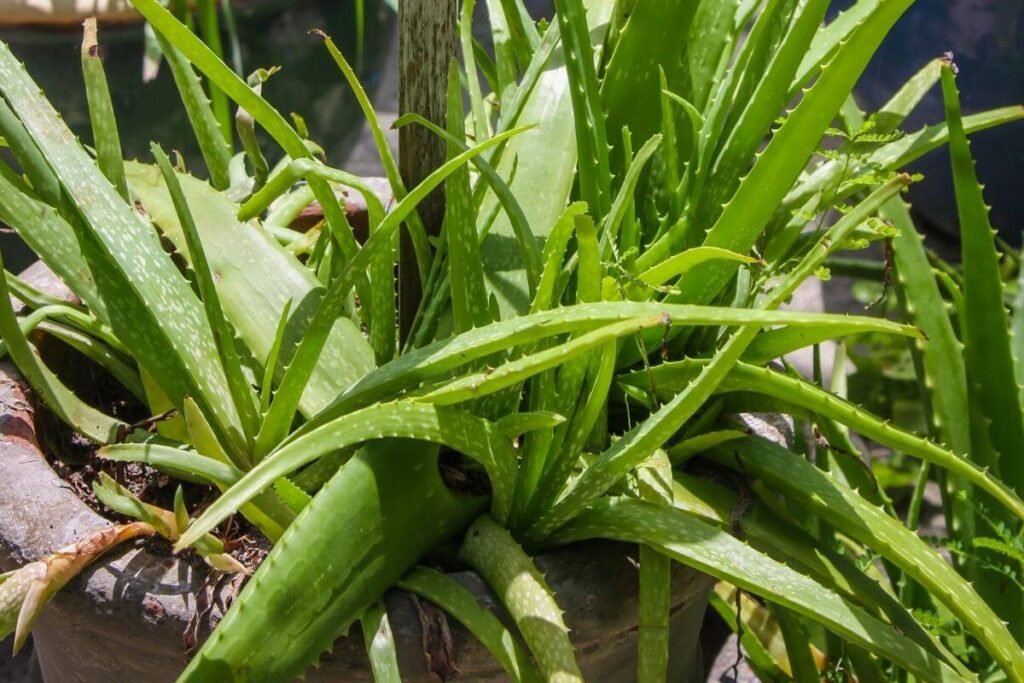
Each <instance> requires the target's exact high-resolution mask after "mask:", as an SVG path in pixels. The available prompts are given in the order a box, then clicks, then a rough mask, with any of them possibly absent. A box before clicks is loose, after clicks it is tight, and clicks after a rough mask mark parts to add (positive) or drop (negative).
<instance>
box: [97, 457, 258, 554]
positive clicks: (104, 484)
mask: <svg viewBox="0 0 1024 683" xmlns="http://www.w3.org/2000/svg"><path fill="white" fill-rule="evenodd" d="M92 492H93V495H95V496H96V498H97V500H99V501H100V502H101V503H102V504H103V505H105V506H106V507H108V508H110V509H111V510H114V511H115V512H119V513H121V514H122V515H125V516H127V517H131V518H133V519H137V520H139V521H140V522H143V523H145V524H147V525H149V526H150V527H152V528H153V529H155V530H156V532H157V533H158V534H160V535H161V536H163V537H164V538H166V539H167V540H169V541H173V540H174V539H176V538H177V537H178V534H179V533H181V530H182V529H184V528H185V527H186V526H188V513H187V512H186V511H185V509H184V498H183V497H182V489H181V486H178V489H177V491H176V492H175V495H174V511H171V510H165V509H163V508H160V507H157V506H155V505H150V504H148V503H143V502H142V501H141V500H139V499H138V498H136V497H135V494H133V493H132V492H131V491H129V490H128V489H127V488H125V487H124V486H121V485H120V484H118V483H117V482H116V481H114V479H113V478H112V477H110V476H109V475H107V473H106V472H101V473H100V478H99V480H98V481H94V482H93V483H92ZM195 550H196V552H197V553H198V554H199V555H200V556H201V557H202V558H203V560H205V561H206V562H207V563H208V564H209V565H210V566H211V567H213V568H215V569H218V570H220V571H226V572H232V573H238V574H248V571H247V570H246V568H245V567H244V566H243V565H242V563H241V562H239V561H238V560H236V559H235V558H233V557H232V556H231V555H228V554H227V553H226V552H224V543H222V542H221V540H220V539H218V538H216V537H215V536H212V535H210V534H207V535H206V536H204V537H203V538H201V539H200V540H199V541H198V542H197V543H196V545H195Z"/></svg>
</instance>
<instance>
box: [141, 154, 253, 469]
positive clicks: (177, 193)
mask: <svg viewBox="0 0 1024 683" xmlns="http://www.w3.org/2000/svg"><path fill="white" fill-rule="evenodd" d="M151 150H152V152H153V157H154V158H155V159H156V162H157V165H158V166H159V168H160V171H161V174H162V175H163V179H164V183H165V184H166V186H167V191H168V192H169V193H170V195H171V203H173V204H174V210H175V212H176V213H177V215H178V223H179V224H180V225H181V228H182V233H184V236H185V243H186V245H188V255H189V256H188V258H189V261H190V262H191V264H192V272H194V273H195V275H196V280H197V282H198V284H199V293H200V295H201V298H202V301H203V307H204V308H205V309H206V318H207V320H208V321H209V323H210V328H211V329H212V331H213V334H214V339H215V340H216V343H217V351H218V352H219V354H220V361H221V366H222V367H223V368H224V374H225V376H226V377H227V383H228V389H229V390H230V391H231V398H232V400H233V401H234V403H235V410H237V411H238V415H239V418H240V419H241V421H242V428H243V432H244V434H245V436H246V438H247V439H251V438H252V436H253V434H255V432H256V429H257V425H258V418H257V415H256V406H255V405H254V404H253V395H252V390H251V388H250V387H249V382H248V380H246V378H245V376H244V375H243V374H242V360H241V358H240V357H239V355H238V349H237V348H235V337H234V332H233V331H232V329H231V328H230V327H229V326H228V322H227V319H226V318H225V317H224V309H223V308H222V307H221V303H220V298H219V297H218V295H217V288H216V286H215V285H214V279H213V271H212V270H211V269H210V263H209V260H208V259H207V258H206V252H205V251H204V249H203V242H202V239H201V238H200V237H199V230H198V228H196V223H195V220H194V219H193V218H192V210H191V209H190V208H189V205H188V200H187V199H186V198H185V193H184V191H183V190H182V189H181V182H180V181H179V180H178V174H177V173H176V172H175V170H174V168H173V167H172V166H171V160H170V159H168V158H167V155H166V154H165V153H164V151H163V150H162V149H161V148H160V146H159V145H158V144H156V143H153V144H152V146H151ZM228 452H229V453H231V451H230V450H229V451H228ZM235 464H236V465H238V464H239V463H235ZM242 464H247V463H246V462H245V461H243V463H242Z"/></svg>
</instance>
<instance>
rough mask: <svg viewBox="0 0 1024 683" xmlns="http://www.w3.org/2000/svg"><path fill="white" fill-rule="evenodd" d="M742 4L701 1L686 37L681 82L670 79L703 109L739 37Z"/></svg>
mask: <svg viewBox="0 0 1024 683" xmlns="http://www.w3.org/2000/svg"><path fill="white" fill-rule="evenodd" d="M739 7H740V0H722V1H721V2H700V3H698V4H697V8H696V10H695V12H694V15H693V18H692V19H691V21H690V30H689V32H688V35H687V39H686V40H684V41H683V43H684V45H685V47H684V50H685V51H684V53H683V59H682V63H683V68H682V69H680V71H679V75H678V78H679V80H680V82H679V84H678V85H673V84H672V83H669V86H670V88H671V89H672V90H673V91H676V92H679V93H680V94H682V96H683V97H684V98H685V99H686V100H687V101H689V102H692V103H693V106H695V107H697V109H699V110H701V111H704V110H705V106H706V105H707V102H708V98H709V97H711V93H712V92H713V90H714V87H715V85H716V83H717V81H716V79H717V77H718V75H719V73H720V68H721V64H722V61H723V56H724V55H725V53H726V52H728V51H730V49H729V48H731V46H732V41H733V40H734V38H735V30H736V29H735V24H736V14H737V10H738V9H739ZM726 58H727V57H726Z"/></svg>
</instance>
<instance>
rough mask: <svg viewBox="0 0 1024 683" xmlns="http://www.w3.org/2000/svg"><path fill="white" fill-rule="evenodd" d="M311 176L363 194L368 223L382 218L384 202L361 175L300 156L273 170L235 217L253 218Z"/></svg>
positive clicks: (243, 219) (240, 218)
mask: <svg viewBox="0 0 1024 683" xmlns="http://www.w3.org/2000/svg"><path fill="white" fill-rule="evenodd" d="M310 178H320V179H323V180H328V181H331V182H334V183H342V184H345V185H348V186H350V187H354V188H355V189H357V190H359V191H360V192H361V193H362V194H363V197H364V199H365V200H366V208H367V212H368V213H369V214H370V216H371V222H372V221H377V222H379V221H380V220H381V219H382V218H383V217H384V212H385V210H384V205H383V204H382V203H381V201H380V199H379V198H378V197H377V195H376V194H374V192H373V190H372V189H370V187H369V185H367V184H366V183H365V182H364V181H363V179H362V178H360V177H359V176H355V175H352V174H351V173H346V172H345V171H342V170H339V169H336V168H331V167H330V166H327V165H326V164H323V163H322V162H320V161H317V160H316V159H309V158H302V159H293V160H291V161H289V162H288V163H287V164H285V165H284V166H282V167H281V168H280V169H275V171H274V174H273V175H272V176H271V177H270V178H269V179H268V180H267V183H266V184H265V185H264V186H263V187H261V188H260V189H259V190H257V191H256V192H255V193H253V195H252V196H251V197H249V198H248V199H247V200H245V202H244V203H243V204H242V205H241V206H240V207H239V208H238V220H239V221H247V220H249V219H251V218H256V217H257V216H259V215H260V214H261V213H263V211H264V210H266V209H267V208H268V207H270V206H271V205H272V204H273V203H274V201H275V200H277V199H279V198H280V197H282V196H283V195H284V194H286V193H287V192H290V191H291V190H293V189H294V187H295V184H296V183H297V182H299V181H300V180H307V181H308V180H309V179H310Z"/></svg>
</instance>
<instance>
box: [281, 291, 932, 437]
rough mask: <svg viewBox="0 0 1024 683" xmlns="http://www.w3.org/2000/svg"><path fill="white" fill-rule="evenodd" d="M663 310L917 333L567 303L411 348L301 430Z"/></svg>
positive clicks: (683, 318)
mask: <svg viewBox="0 0 1024 683" xmlns="http://www.w3.org/2000/svg"><path fill="white" fill-rule="evenodd" d="M663 315H665V316H668V320H667V324H669V325H744V324H745V325H750V326H760V325H772V324H777V325H791V326H807V327H815V326H830V325H832V326H836V325H843V326H848V325H849V326H853V325H859V326H861V329H863V330H864V331H879V332H888V333H891V334H901V335H910V336H916V335H917V334H918V332H917V331H916V330H915V329H914V328H912V327H908V326H905V325H897V324H894V323H892V322H889V321H886V320H879V319H877V318H864V317H860V318H858V317H851V316H845V315H832V314H820V313H798V312H771V311H762V312H751V311H743V310H737V309H729V308H718V307H711V306H688V305H679V304H659V303H632V302H628V303H624V302H615V303H597V304H582V305H576V306H566V307H562V308H559V309H556V310H553V311H543V312H540V313H535V314H532V315H527V316H521V317H517V318H513V319H511V320H506V321H502V322H498V323H492V324H491V325H488V326H486V327H483V328H478V329H475V330H471V331H469V332H466V333H463V334H461V335H459V336H457V337H452V338H450V339H445V340H441V341H438V342H435V343H433V344H431V345H430V346H425V347H423V348H420V349H416V350H415V351H412V352H410V353H407V354H405V355H403V356H402V357H400V358H398V359H396V360H395V361H393V362H391V363H389V364H387V365H385V366H383V367H381V368H379V369H378V370H376V371H374V372H372V373H370V374H369V375H367V377H366V378H365V379H364V380H362V381H361V382H359V383H358V384H356V385H355V386H353V387H352V389H350V390H349V391H347V392H345V393H344V394H342V395H341V396H339V397H338V399H337V400H336V401H334V402H333V403H332V404H331V406H330V407H328V408H326V409H325V410H324V411H323V412H322V413H321V414H319V415H317V416H316V417H314V418H313V419H311V420H310V422H309V423H308V424H307V425H305V426H303V427H302V428H300V429H299V430H298V431H297V432H296V436H297V435H301V434H304V433H307V432H308V431H310V430H311V429H314V428H316V427H317V426H319V425H322V424H324V423H325V422H328V421H330V420H333V419H335V418H337V417H339V416H341V415H344V414H345V413H348V412H351V411H352V410H357V409H359V408H362V407H365V406H368V405H371V404H372V403H374V402H376V401H380V400H384V399H386V398H388V397H392V396H397V395H398V393H399V392H401V391H402V390H403V389H407V388H410V387H413V386H416V385H418V384H421V383H422V382H425V381H427V380H430V379H432V378H435V377H438V376H440V375H443V374H444V373H446V372H449V371H450V370H453V369H455V368H458V367H461V366H464V365H467V364H469V363H471V362H472V361H474V360H477V359H479V358H484V357H487V356H490V355H492V354H494V353H496V352H499V351H502V350H505V349H509V348H512V347H515V346H519V345H523V344H528V343H530V342H533V341H536V340H539V339H544V338H547V337H551V336H554V335H558V334H563V333H567V332H581V331H582V332H585V331H588V330H593V329H596V328H599V327H601V326H603V325H608V324H611V323H616V322H622V321H625V320H631V319H635V318H653V317H660V316H663ZM661 324H666V321H665V319H664V318H662V319H661ZM293 438H294V437H293Z"/></svg>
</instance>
